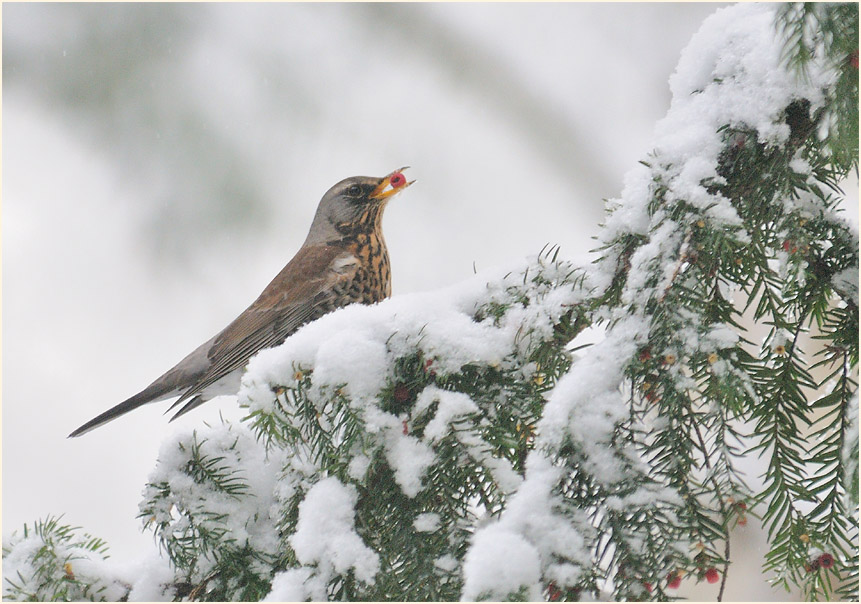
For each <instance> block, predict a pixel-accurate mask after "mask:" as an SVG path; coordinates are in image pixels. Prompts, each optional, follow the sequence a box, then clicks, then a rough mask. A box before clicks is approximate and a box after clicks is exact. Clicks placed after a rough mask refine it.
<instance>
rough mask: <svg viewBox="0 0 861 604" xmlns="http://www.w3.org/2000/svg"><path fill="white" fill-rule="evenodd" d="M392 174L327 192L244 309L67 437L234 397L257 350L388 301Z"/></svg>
mask: <svg viewBox="0 0 861 604" xmlns="http://www.w3.org/2000/svg"><path fill="white" fill-rule="evenodd" d="M402 169H403V168H402ZM399 173H400V171H399V170H396V171H394V172H392V173H391V174H389V175H388V176H385V177H382V178H369V177H363V176H357V177H353V178H348V179H345V180H342V181H341V182H339V183H338V184H336V185H335V186H333V187H332V188H331V189H329V191H328V192H327V193H326V194H325V195H324V196H323V198H322V199H321V200H320V204H319V206H318V208H317V213H316V215H315V216H314V221H313V222H312V224H311V229H310V232H309V233H308V237H307V239H306V240H305V243H304V244H303V246H302V248H301V249H300V250H299V251H298V252H297V253H296V255H295V256H294V257H293V258H292V259H291V260H290V262H288V263H287V265H286V266H285V267H284V268H283V269H282V270H281V272H279V273H278V275H276V276H275V278H274V279H273V280H272V281H271V282H270V283H269V285H267V286H266V288H265V289H264V290H263V292H262V293H261V294H260V295H259V296H258V298H257V299H256V300H255V301H254V302H253V303H252V304H251V306H249V307H248V308H247V309H245V311H244V312H243V313H242V314H240V315H239V316H238V317H237V318H236V319H234V320H233V321H232V322H231V323H230V324H229V325H228V326H227V327H225V328H224V329H223V330H221V331H220V332H219V333H217V334H216V335H215V336H213V337H212V338H211V339H210V340H207V341H206V342H204V343H203V344H201V345H200V346H199V347H198V348H196V349H195V350H194V351H192V352H191V353H190V354H189V355H188V356H186V357H185V358H184V359H183V360H182V361H180V362H179V363H177V365H176V366H174V367H173V368H172V369H170V370H168V371H167V372H166V373H165V374H164V375H162V376H161V377H159V378H158V379H157V380H155V381H154V382H153V383H152V384H150V385H149V386H147V387H146V388H145V389H144V390H142V391H141V392H139V393H138V394H136V395H134V396H132V397H131V398H129V399H127V400H125V401H123V402H122V403H120V404H119V405H116V406H115V407H112V408H111V409H109V410H108V411H105V412H104V413H102V414H101V415H99V416H97V417H95V418H94V419H92V420H90V421H89V422H87V423H85V424H84V425H83V426H81V427H80V428H78V429H77V430H75V431H74V432H72V433H71V434H70V435H69V436H80V435H81V434H84V433H86V432H88V431H90V430H92V429H94V428H96V427H98V426H100V425H102V424H104V423H106V422H109V421H111V420H112V419H115V418H117V417H119V416H120V415H123V414H125V413H127V412H129V411H131V410H133V409H136V408H137V407H140V406H141V405H144V404H147V403H151V402H156V401H160V400H164V399H167V398H171V397H173V396H179V398H178V399H177V401H176V402H175V403H174V404H173V405H172V406H171V407H170V409H174V408H175V407H177V406H179V405H182V407H180V409H179V411H177V413H176V414H175V415H174V416H173V418H172V419H175V418H176V417H178V416H180V415H182V414H184V413H186V412H188V411H190V410H191V409H194V408H195V407H197V406H198V405H200V404H202V403H204V402H206V401H207V400H209V399H210V398H213V397H214V396H217V395H219V394H228V393H235V392H236V390H237V388H238V386H239V377H240V375H241V372H242V370H243V369H244V368H245V365H246V364H247V362H248V360H249V359H250V358H251V357H252V356H254V355H255V354H256V353H257V352H259V351H260V350H263V349H264V348H270V347H272V346H277V345H278V344H281V343H282V342H283V341H284V340H285V339H286V338H287V337H289V336H290V335H291V334H292V333H293V332H295V331H296V330H297V329H298V328H299V327H301V326H302V325H304V324H305V323H308V322H309V321H313V320H314V319H318V318H320V317H321V316H323V315H325V314H327V313H329V312H331V311H333V310H335V309H337V308H341V307H343V306H347V305H349V304H354V303H362V304H373V303H374V302H379V301H380V300H383V299H384V298H386V297H388V296H389V295H391V291H392V285H391V270H390V266H389V254H388V250H387V249H386V243H385V241H384V239H383V232H382V215H383V210H384V209H385V206H386V204H387V202H388V201H389V199H390V198H391V197H392V195H393V194H395V193H396V192H398V191H401V190H403V189H404V188H406V186H409V184H412V183H406V184H402V185H401V186H399V187H398V189H393V188H391V182H390V181H391V178H392V177H393V176H394V175H395V174H399ZM400 182H401V183H402V182H403V179H402V178H401V180H400ZM170 409H169V410H170Z"/></svg>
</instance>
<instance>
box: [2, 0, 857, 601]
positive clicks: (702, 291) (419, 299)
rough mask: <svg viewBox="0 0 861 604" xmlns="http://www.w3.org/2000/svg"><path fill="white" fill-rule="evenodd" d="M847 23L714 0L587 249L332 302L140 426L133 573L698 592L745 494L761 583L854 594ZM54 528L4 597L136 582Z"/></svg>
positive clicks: (823, 10) (479, 594)
mask: <svg viewBox="0 0 861 604" xmlns="http://www.w3.org/2000/svg"><path fill="white" fill-rule="evenodd" d="M857 30H858V14H857V6H856V5H825V6H824V7H820V8H811V7H808V6H807V5H805V6H796V5H786V6H782V5H781V6H778V5H737V6H733V7H730V8H726V9H722V10H720V11H718V12H717V13H715V15H713V16H712V17H711V18H709V19H708V20H707V21H706V22H705V23H704V24H703V26H702V29H701V30H700V32H699V33H698V34H697V35H696V36H695V37H694V38H693V39H692V40H691V42H690V45H689V46H688V48H687V49H686V50H685V52H684V54H683V56H682V58H681V60H680V62H679V66H678V68H677V70H676V72H675V74H674V75H673V77H672V79H671V82H670V85H671V90H672V92H673V101H672V105H671V108H670V111H669V113H668V115H667V116H666V118H665V119H664V120H662V121H661V122H660V123H659V124H658V126H657V129H656V138H655V146H654V150H653V152H652V153H651V154H650V155H649V157H648V158H646V160H644V161H643V162H642V163H641V165H640V166H638V167H637V168H635V169H634V170H632V171H631V172H630V173H629V174H628V175H627V176H626V179H625V187H624V190H623V191H622V193H621V196H620V198H619V199H615V200H612V201H611V203H610V208H609V213H608V216H607V220H606V222H605V224H604V225H603V227H602V228H601V231H600V233H599V234H598V240H599V244H600V253H601V257H600V259H599V260H598V261H597V262H596V263H595V264H593V265H591V266H575V265H573V264H571V263H570V262H568V261H565V260H562V259H560V258H559V257H558V252H557V251H552V252H551V253H546V254H541V255H539V256H538V257H536V258H532V259H530V260H529V261H524V262H523V263H522V264H521V265H519V266H514V267H508V268H506V269H505V270H495V271H489V272H486V273H482V274H479V275H476V276H475V277H474V278H473V279H471V280H469V281H467V282H465V283H462V284H460V285H457V286H454V287H451V288H449V289H446V290H442V291H438V292H432V293H425V294H413V295H406V296H399V297H397V298H394V299H391V300H387V301H385V302H383V303H381V304H378V305H375V306H373V307H363V306H353V307H349V308H346V309H342V310H340V311H337V312H335V313H332V314H330V315H328V316H326V317H323V318H321V319H320V320H318V321H316V322H314V323H311V324H309V325H307V326H305V327H303V328H302V329H301V330H300V331H299V332H297V333H296V334H294V335H293V336H291V337H290V338H289V339H288V340H287V341H286V342H285V343H284V344H283V345H282V346H280V347H277V348H274V349H270V350H266V351H264V352H262V353H260V354H259V355H257V356H256V357H255V358H254V359H252V361H251V362H250V363H249V366H248V370H247V372H246V374H245V376H244V377H243V381H242V388H241V390H240V393H239V402H240V404H241V405H243V406H245V407H246V408H247V409H248V416H247V418H246V420H245V421H244V422H242V423H240V424H233V425H230V424H225V425H221V426H215V427H206V428H201V429H198V430H196V431H194V432H192V433H190V434H183V435H180V436H178V437H176V438H174V439H171V440H169V441H167V442H166V443H164V445H163V447H162V449H161V452H160V454H159V460H158V464H157V467H156V468H155V470H154V472H153V473H152V475H151V477H150V479H149V483H148V485H147V486H146V489H145V491H144V500H143V502H142V503H141V508H140V509H141V518H142V519H143V521H144V524H145V525H146V526H147V527H149V528H151V529H152V530H153V531H154V533H155V535H156V537H157V540H158V542H159V544H160V546H161V548H162V550H163V551H164V552H165V553H166V556H167V558H168V559H169V561H170V563H171V565H172V567H173V569H174V575H173V577H172V579H171V580H170V581H164V580H162V579H159V581H158V584H159V586H160V587H159V590H158V592H157V593H155V595H156V596H157V597H161V598H184V599H189V600H196V599H207V600H236V599H252V600H253V599H258V600H259V599H267V600H271V601H277V600H305V599H312V600H326V599H349V600H358V599H375V600H452V599H466V600H481V599H494V600H506V599H541V598H547V599H549V600H577V599H582V598H590V597H607V598H615V599H632V600H637V599H663V598H666V597H668V596H669V595H672V593H673V592H672V591H668V590H672V589H674V588H675V587H677V585H678V583H679V582H680V581H681V580H685V581H708V582H710V583H716V582H720V593H721V594H722V592H723V585H724V582H725V580H726V577H727V575H728V573H730V572H732V567H731V561H732V556H731V554H732V550H731V542H730V529H732V528H733V527H734V526H736V525H737V524H744V523H746V522H747V519H748V516H749V515H756V516H757V517H761V518H762V521H763V524H764V526H765V528H766V529H767V532H768V534H769V551H768V552H767V555H766V561H765V568H766V571H767V572H768V575H769V577H770V578H771V579H772V580H773V581H774V582H775V583H776V584H782V585H785V586H790V585H800V586H802V587H803V588H804V589H805V591H806V593H807V595H809V596H811V597H818V596H826V597H830V596H832V595H834V594H836V595H838V596H839V597H842V598H848V599H852V598H854V599H857V597H858V596H857V580H856V579H857V566H858V537H857V519H858V516H857V505H858V498H857V485H858V464H857V455H858V419H857V417H858V411H857V406H858V402H857V401H858V396H857V363H858V340H857V336H858V292H857V290H858V279H857V274H858V237H857V234H856V233H855V232H853V230H852V229H851V228H850V227H849V226H848V224H847V223H846V222H845V220H843V219H842V217H841V216H840V213H839V206H840V203H841V193H840V191H839V188H838V183H839V181H840V180H841V179H842V178H844V177H845V176H846V174H847V173H848V171H849V170H850V169H851V168H853V167H857V157H855V156H857V111H856V107H857V99H858V90H857V60H858V55H857V39H858V36H857ZM847 39H848V40H849V41H848V42H847ZM853 44H854V46H853ZM853 48H854V51H853V50H852V49H853ZM853 52H854V55H853V54H852V53H853ZM850 76H851V77H850ZM853 82H854V84H853ZM853 86H854V87H853ZM847 94H849V95H850V96H851V95H854V96H852V98H853V99H854V100H853V101H852V102H850V103H847V101H846V98H845V96H846V95H847ZM847 107H849V108H851V110H849V111H848V110H847ZM853 132H854V133H856V136H855V138H856V141H855V142H854V143H853V142H850V141H847V140H846V137H847V136H849V137H850V138H851V135H852V133H853ZM853 145H854V150H855V156H853V155H852V153H851V149H852V148H853ZM847 150H850V151H847ZM753 324H759V325H762V326H764V327H765V329H766V331H767V335H766V336H765V337H764V338H756V340H755V339H754V338H753V337H752V336H751V325H753ZM590 326H592V327H598V328H601V329H603V334H602V337H601V339H600V341H598V343H596V344H594V345H592V346H589V347H586V348H583V349H580V350H576V351H574V350H573V349H572V340H574V338H575V337H576V336H577V335H578V334H579V333H581V332H582V331H583V330H584V329H585V328H586V327H590ZM808 336H812V338H811V337H808ZM804 348H809V349H808V350H804ZM744 456H760V457H761V458H762V459H763V466H764V468H765V471H764V475H763V476H762V477H761V481H760V484H758V485H755V486H752V484H748V483H752V481H750V480H748V481H745V480H743V477H742V474H741V472H740V471H739V461H740V460H741V459H742V457H744ZM757 478H758V477H757ZM56 528H59V529H60V531H61V533H62V534H64V535H70V534H71V532H70V531H68V530H67V529H66V528H64V527H56ZM50 534H52V532H51V531H44V530H43V531H40V532H39V534H38V535H30V534H29V533H26V534H25V536H24V538H23V539H22V538H16V539H14V540H13V541H11V542H10V543H8V544H6V545H5V546H4V578H5V588H4V595H5V596H6V597H8V598H10V599H13V598H14V599H20V598H26V597H37V596H38V597H48V595H49V594H50V593H51V589H60V588H61V587H62V588H64V589H66V588H68V589H71V588H69V587H68V586H67V584H66V583H64V581H66V582H69V581H71V582H72V583H71V584H72V585H74V589H77V590H78V591H74V592H68V593H70V594H71V597H79V598H94V597H100V594H101V595H104V596H105V597H117V596H119V595H127V596H129V597H135V596H137V595H140V593H141V592H139V591H135V590H136V589H139V587H138V585H139V583H134V582H127V583H125V584H127V585H129V587H128V589H129V590H130V591H129V592H127V593H123V592H122V588H121V586H122V585H123V583H122V582H119V581H117V580H114V579H111V578H110V575H109V574H106V573H107V571H103V572H102V573H98V572H93V573H91V575H88V574H87V573H86V571H87V569H94V568H95V569H98V568H100V567H99V565H98V563H99V560H100V558H99V556H100V555H101V554H100V553H99V551H100V550H99V549H98V547H97V548H89V550H88V548H86V547H84V548H81V547H78V548H77V549H75V550H74V555H76V556H82V557H83V559H86V560H87V561H88V562H90V563H91V564H90V566H86V565H83V566H82V567H81V569H80V570H76V569H74V567H73V569H72V571H70V572H72V573H73V574H74V577H73V578H69V577H68V576H65V577H64V576H63V575H64V574H65V571H64V570H63V565H64V564H66V563H67V562H68V560H69V556H70V555H71V554H70V553H69V552H70V551H71V550H70V549H69V547H70V546H69V544H68V543H67V541H68V539H66V541H62V540H58V539H56V538H53V537H50ZM99 547H100V544H99ZM44 551H48V552H49V553H48V554H45V553H40V552H44ZM84 577H91V578H88V579H85V578H84ZM150 583H152V581H150ZM10 585H11V586H12V587H10ZM56 593H60V592H56ZM63 593H64V594H65V593H66V592H63ZM153 593H154V589H150V591H149V592H148V594H147V595H149V596H150V597H153ZM58 597H59V596H58Z"/></svg>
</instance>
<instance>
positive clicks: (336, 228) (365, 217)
mask: <svg viewBox="0 0 861 604" xmlns="http://www.w3.org/2000/svg"><path fill="white" fill-rule="evenodd" d="M403 170H406V168H401V169H399V170H395V171H394V172H392V173H391V174H388V175H386V176H383V177H371V176H353V177H351V178H345V179H344V180H342V181H341V182H339V183H338V184H336V185H335V186H334V187H332V188H331V189H329V190H328V191H326V194H325V195H323V198H322V199H321V200H320V205H319V206H317V213H316V214H315V215H314V221H313V222H312V223H311V230H310V231H309V232H308V238H307V239H305V245H309V244H311V245H313V244H316V243H324V242H326V241H333V240H335V239H343V238H345V237H354V236H356V235H358V234H360V233H372V232H375V231H377V230H378V229H379V226H380V220H381V218H382V215H383V209H384V208H385V207H386V204H387V203H388V202H389V199H391V198H392V197H393V196H394V195H395V194H397V193H400V192H401V191H403V190H404V189H406V188H407V187H408V186H410V185H411V184H413V183H414V182H415V181H410V182H407V180H406V179H405V178H404V175H403V174H401V172H402V171H403Z"/></svg>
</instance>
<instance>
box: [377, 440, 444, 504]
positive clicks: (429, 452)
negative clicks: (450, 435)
mask: <svg viewBox="0 0 861 604" xmlns="http://www.w3.org/2000/svg"><path fill="white" fill-rule="evenodd" d="M386 459H387V460H388V462H389V465H391V466H392V468H393V469H394V471H395V482H397V483H398V485H399V486H400V487H401V490H402V491H403V492H404V494H405V495H406V496H407V497H415V496H416V495H418V494H419V491H420V490H421V488H422V476H423V475H424V473H425V471H426V470H427V469H428V467H429V466H430V465H431V464H432V463H433V462H434V461H436V455H434V452H433V449H431V448H430V447H429V446H428V445H426V444H424V443H423V442H421V441H420V440H419V439H417V438H415V437H413V436H408V435H404V434H398V433H397V431H396V430H390V431H389V442H388V446H387V447H386Z"/></svg>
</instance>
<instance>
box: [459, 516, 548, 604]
mask: <svg viewBox="0 0 861 604" xmlns="http://www.w3.org/2000/svg"><path fill="white" fill-rule="evenodd" d="M463 572H464V577H465V581H464V585H463V594H462V595H461V599H462V600H464V601H467V602H474V601H476V600H478V599H479V598H480V599H483V600H499V599H504V598H505V597H506V596H507V595H508V594H509V593H511V592H517V591H519V590H520V589H521V588H523V587H525V588H526V597H525V598H524V599H525V600H527V601H536V600H541V599H542V597H541V588H540V585H539V580H540V579H541V563H540V558H539V555H538V551H537V550H536V549H535V548H534V547H533V546H532V545H530V544H529V542H528V541H526V539H524V538H523V537H521V536H520V535H518V534H517V533H513V532H510V531H508V530H505V529H504V528H502V527H500V526H498V525H491V526H488V527H486V528H483V529H481V530H479V531H478V532H477V533H476V535H475V538H474V539H473V542H472V545H471V547H470V548H469V552H468V553H467V555H466V559H465V560H464V563H463Z"/></svg>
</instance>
